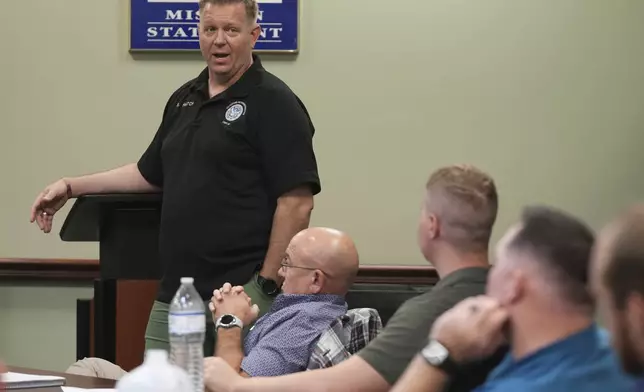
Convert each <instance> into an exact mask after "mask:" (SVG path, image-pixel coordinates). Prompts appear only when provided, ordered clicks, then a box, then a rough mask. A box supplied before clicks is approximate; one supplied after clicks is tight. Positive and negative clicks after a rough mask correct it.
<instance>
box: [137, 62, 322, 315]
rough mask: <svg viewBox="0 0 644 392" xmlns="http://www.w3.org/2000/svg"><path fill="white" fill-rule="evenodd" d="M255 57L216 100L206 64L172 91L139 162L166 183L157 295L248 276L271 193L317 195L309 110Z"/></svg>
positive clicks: (162, 297)
mask: <svg viewBox="0 0 644 392" xmlns="http://www.w3.org/2000/svg"><path fill="white" fill-rule="evenodd" d="M253 58H254V63H253V65H252V66H251V67H250V68H249V69H248V70H247V71H246V72H245V73H244V75H243V76H242V77H241V78H240V79H239V80H238V81H237V82H236V83H235V84H234V85H232V86H231V87H229V88H228V89H227V90H226V91H224V92H223V93H221V94H219V95H217V96H215V97H213V98H209V93H208V69H207V68H206V69H204V70H203V72H202V73H201V74H200V75H199V76H197V77H196V78H195V79H193V80H191V81H189V82H188V83H186V84H184V85H183V86H181V87H180V88H179V89H178V90H177V91H176V92H175V93H174V94H172V96H171V97H170V99H169V100H168V103H167V104H166V107H165V111H164V114H163V121H162V123H161V125H160V127H159V130H158V131H157V133H156V135H155V137H154V139H153V140H152V143H151V144H150V146H149V147H148V149H147V150H146V151H145V153H144V154H143V156H142V157H141V159H140V160H139V162H138V168H139V170H140V171H141V174H142V175H143V177H144V178H145V179H146V180H147V181H148V182H150V183H151V184H154V185H157V186H159V187H161V188H162V189H163V206H162V212H161V227H160V233H159V235H160V237H159V256H160V261H161V263H162V266H163V267H164V271H165V274H164V277H163V279H162V282H161V289H160V292H159V295H158V300H159V301H162V302H166V303H168V302H170V300H171V299H172V297H173V296H174V293H175V292H176V290H177V288H178V287H179V284H180V283H179V279H180V278H181V277H182V276H192V277H194V279H195V286H196V287H197V290H198V291H199V293H200V294H201V296H202V297H203V298H204V299H209V298H210V297H211V295H212V291H213V289H215V288H218V287H220V286H221V285H222V284H223V283H225V282H230V283H232V284H233V285H235V284H244V283H246V282H248V281H249V280H250V278H251V277H252V274H253V272H254V271H255V269H256V268H258V266H259V265H261V263H262V262H263V261H264V256H265V255H266V251H267V249H268V243H269V238H270V232H271V226H272V222H273V215H274V213H275V208H276V203H277V199H278V198H279V197H280V196H281V195H282V194H284V193H285V192H287V191H290V190H292V189H294V188H296V187H299V186H309V187H310V188H311V191H312V193H313V194H317V193H319V192H320V181H319V177H318V172H317V162H316V158H315V154H314V151H313V144H312V139H313V134H314V131H315V130H314V127H313V124H312V122H311V119H310V117H309V114H308V112H307V110H306V108H305V106H304V104H303V103H302V101H300V99H299V98H298V97H297V96H296V95H295V94H294V93H293V92H292V91H291V89H290V88H289V87H288V86H287V85H286V84H285V83H284V82H282V81H281V80H280V79H279V78H277V77H276V76H274V75H272V74H271V73H269V72H267V71H266V70H265V69H264V68H263V67H262V64H261V62H260V60H259V58H258V57H257V56H253Z"/></svg>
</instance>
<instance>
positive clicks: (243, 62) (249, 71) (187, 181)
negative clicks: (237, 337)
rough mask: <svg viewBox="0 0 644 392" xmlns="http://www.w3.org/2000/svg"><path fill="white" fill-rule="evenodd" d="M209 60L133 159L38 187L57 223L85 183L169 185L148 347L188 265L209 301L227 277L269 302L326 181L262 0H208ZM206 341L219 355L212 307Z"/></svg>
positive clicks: (162, 335) (204, 5) (47, 223)
mask: <svg viewBox="0 0 644 392" xmlns="http://www.w3.org/2000/svg"><path fill="white" fill-rule="evenodd" d="M199 10H200V21H199V46H200V48H201V53H202V55H203V58H204V59H205V62H206V67H205V68H204V69H203V70H202V72H201V73H199V74H198V75H196V77H194V78H192V79H191V80H189V81H188V82H187V83H185V84H183V85H182V86H181V87H179V88H178V89H177V90H176V91H175V92H174V93H173V94H172V95H171V96H170V98H169V99H168V101H167V103H166V106H165V109H164V111H163V116H162V118H161V124H160V126H159V129H158V131H157V133H156V135H155V136H154V138H153V139H152V142H151V144H150V145H149V147H148V148H147V150H146V151H145V152H144V153H143V155H142V156H141V158H140V159H139V160H138V162H136V163H131V164H128V165H125V166H123V167H119V168H116V169H113V170H108V171H105V172H102V173H98V174H92V175H86V176H80V177H68V178H63V179H61V180H58V181H56V182H54V183H52V184H50V185H49V186H47V187H46V188H45V189H44V190H43V191H42V192H41V193H40V194H39V195H38V197H37V198H36V200H35V202H34V204H33V206H32V209H31V217H30V219H31V221H32V222H33V221H36V222H37V224H38V226H39V227H40V229H41V230H43V231H44V232H46V233H48V232H50V231H51V225H52V219H53V216H54V214H55V213H56V212H57V211H58V210H59V209H60V208H61V207H62V206H63V205H64V204H65V203H66V202H67V200H68V199H70V198H73V197H76V196H79V195H83V194H88V193H118V192H129V193H133V192H162V193H163V205H162V210H161V223H160V230H159V231H160V232H159V258H160V259H159V263H160V265H161V267H162V271H163V278H162V280H161V284H160V289H159V292H158V295H157V300H156V301H155V303H154V306H153V308H152V311H151V314H150V317H149V321H148V326H147V330H146V333H145V342H146V344H145V348H146V350H147V349H154V348H157V349H165V350H168V348H169V339H168V310H169V303H170V301H171V299H172V297H173V296H174V294H175V292H176V290H177V289H178V287H179V285H180V282H179V280H180V278H181V277H183V276H191V277H194V282H195V287H196V288H197V290H198V291H199V294H200V295H201V297H202V299H203V300H204V302H205V301H208V300H209V299H210V296H211V294H212V291H213V290H214V289H215V288H218V287H221V286H222V285H223V284H224V283H225V282H230V283H231V284H233V285H244V290H245V292H246V293H247V294H248V295H249V296H250V297H251V298H252V300H253V302H254V303H255V304H257V305H259V308H260V312H262V313H265V312H266V311H267V310H268V309H269V307H270V304H271V303H272V302H273V299H274V298H275V296H277V294H279V286H280V284H281V278H280V277H279V275H278V271H279V269H280V262H281V260H282V256H283V254H284V251H285V250H286V246H287V245H288V243H289V241H290V240H291V238H292V237H293V236H294V235H295V234H296V233H298V232H299V231H300V230H302V229H305V228H307V227H308V225H309V218H310V214H311V210H312V209H313V197H314V195H316V194H317V193H318V192H320V190H321V187H320V180H319V177H318V170H317V163H316V158H315V153H314V151H313V142H312V139H313V133H314V127H313V124H312V122H311V119H310V118H309V114H308V112H307V110H306V108H305V106H304V104H303V103H302V101H300V99H299V98H298V97H297V96H296V95H295V94H294V93H293V92H292V91H291V89H289V87H288V86H287V85H286V84H285V83H284V82H283V81H281V80H280V79H279V78H277V77H276V76H275V75H273V74H271V73H269V72H268V71H266V70H265V69H264V67H263V66H262V63H261V61H260V59H259V58H258V57H257V56H256V55H254V54H253V47H254V45H255V43H256V42H257V39H258V37H259V35H260V27H259V25H258V24H257V12H258V10H257V3H256V1H255V0H201V1H199ZM207 320H208V321H207V322H208V323H209V328H207V329H206V331H207V333H206V340H205V343H204V352H205V354H206V355H212V352H213V347H214V344H215V342H214V339H215V334H214V326H213V325H212V321H211V320H210V318H207Z"/></svg>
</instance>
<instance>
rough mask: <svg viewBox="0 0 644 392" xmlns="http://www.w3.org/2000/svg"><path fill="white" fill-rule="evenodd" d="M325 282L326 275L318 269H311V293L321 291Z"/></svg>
mask: <svg viewBox="0 0 644 392" xmlns="http://www.w3.org/2000/svg"><path fill="white" fill-rule="evenodd" d="M325 283H326V276H324V274H323V273H322V271H320V270H315V271H313V276H312V277H311V293H313V294H317V293H319V292H321V291H322V288H323V287H324V284H325Z"/></svg>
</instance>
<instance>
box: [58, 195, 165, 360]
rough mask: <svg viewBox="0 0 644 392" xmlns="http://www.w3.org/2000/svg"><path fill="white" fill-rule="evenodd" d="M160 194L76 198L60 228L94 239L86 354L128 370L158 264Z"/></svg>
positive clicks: (138, 347)
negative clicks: (95, 274)
mask: <svg viewBox="0 0 644 392" xmlns="http://www.w3.org/2000/svg"><path fill="white" fill-rule="evenodd" d="M160 211H161V195H160V194H153V193H150V194H106V195H86V196H81V197H79V198H78V199H77V200H76V202H75V203H74V205H73V206H72V208H71V210H70V211H69V214H68V215H67V218H66V220H65V222H64V224H63V227H62V229H61V231H60V237H61V239H62V240H63V241H74V242H87V241H97V242H98V243H99V262H100V277H99V279H97V280H95V281H94V300H93V312H92V313H93V316H92V317H91V320H90V328H91V329H92V330H91V331H89V335H90V336H91V337H92V338H91V340H92V341H91V343H90V344H91V346H93V349H92V350H90V352H91V355H92V356H94V357H98V358H103V359H105V360H108V361H110V362H112V363H115V364H117V365H119V366H121V367H122V368H124V369H125V370H128V371H129V370H131V369H133V368H134V367H136V366H138V365H140V364H141V363H142V361H143V353H144V347H145V340H144V336H145V328H146V326H147V321H148V316H149V312H150V309H152V304H153V302H154V299H155V298H156V293H157V288H158V282H159V279H160V277H161V272H160V271H161V268H160V265H159V261H158V260H159V257H158V243H159V240H158V236H159V221H160Z"/></svg>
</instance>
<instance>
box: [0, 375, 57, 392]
mask: <svg viewBox="0 0 644 392" xmlns="http://www.w3.org/2000/svg"><path fill="white" fill-rule="evenodd" d="M2 381H3V382H4V384H5V386H6V388H7V389H18V388H44V387H58V386H61V385H65V378H64V377H58V376H39V375H36V374H23V373H14V372H8V373H3V374H2Z"/></svg>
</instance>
